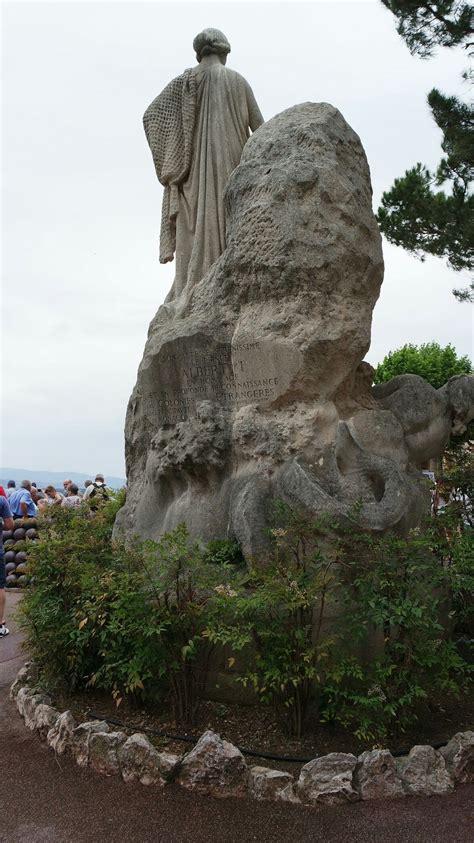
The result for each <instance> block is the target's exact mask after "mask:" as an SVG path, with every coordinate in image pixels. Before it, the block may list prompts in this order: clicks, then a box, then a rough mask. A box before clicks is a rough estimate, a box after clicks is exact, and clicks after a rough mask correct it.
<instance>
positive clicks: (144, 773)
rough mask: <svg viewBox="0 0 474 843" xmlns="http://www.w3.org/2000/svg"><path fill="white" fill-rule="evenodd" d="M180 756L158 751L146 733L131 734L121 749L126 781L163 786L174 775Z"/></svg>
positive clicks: (121, 765)
mask: <svg viewBox="0 0 474 843" xmlns="http://www.w3.org/2000/svg"><path fill="white" fill-rule="evenodd" d="M179 760H180V756H178V755H172V754H171V753H169V752H158V750H157V749H155V747H154V746H153V744H152V743H151V742H150V741H149V740H148V738H147V737H146V735H143V734H141V733H139V732H138V733H136V734H134V735H131V736H130V737H129V738H127V740H126V741H125V743H124V744H123V746H121V747H120V751H119V763H120V769H121V771H122V778H123V780H124V781H125V782H132V781H139V782H141V784H145V785H150V784H156V785H160V786H163V785H164V784H166V781H167V779H168V778H169V777H170V776H171V775H172V773H173V770H174V769H175V767H176V765H177V764H178V762H179Z"/></svg>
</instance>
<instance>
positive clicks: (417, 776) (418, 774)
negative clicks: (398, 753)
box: [397, 745, 453, 796]
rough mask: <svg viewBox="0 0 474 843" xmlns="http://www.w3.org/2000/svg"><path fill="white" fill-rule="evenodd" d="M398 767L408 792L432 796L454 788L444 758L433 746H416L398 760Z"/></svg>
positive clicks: (448, 791)
mask: <svg viewBox="0 0 474 843" xmlns="http://www.w3.org/2000/svg"><path fill="white" fill-rule="evenodd" d="M397 768H398V772H399V775H400V777H401V779H402V782H403V787H404V790H405V791H406V793H410V794H416V795H417V796H432V795H433V794H441V793H450V792H451V791H452V789H453V780H452V778H451V776H450V775H449V773H448V771H447V769H446V764H445V761H444V758H443V756H442V755H441V753H439V752H436V750H435V749H434V748H433V747H432V746H422V745H418V746H414V747H413V748H412V749H411V750H410V752H409V754H408V755H407V756H406V757H404V758H400V759H399V760H398V761H397Z"/></svg>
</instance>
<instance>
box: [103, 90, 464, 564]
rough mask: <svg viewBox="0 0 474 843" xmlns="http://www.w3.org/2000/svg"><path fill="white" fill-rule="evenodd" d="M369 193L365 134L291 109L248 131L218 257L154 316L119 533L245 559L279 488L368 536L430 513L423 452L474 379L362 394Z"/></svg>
mask: <svg viewBox="0 0 474 843" xmlns="http://www.w3.org/2000/svg"><path fill="white" fill-rule="evenodd" d="M371 200H372V190H371V184H370V174H369V168H368V164H367V160H366V156H365V154H364V150H363V148H362V145H361V142H360V140H359V138H358V136H357V135H356V134H355V132H354V131H353V130H352V129H351V128H350V126H348V124H347V123H346V121H345V120H344V118H343V117H342V115H341V114H340V112H339V111H338V110H337V109H336V108H334V107H333V106H331V105H328V104H327V103H305V104H302V105H297V106H295V107H293V108H289V109H288V110H286V111H284V112H283V113H281V114H279V115H277V116H276V117H274V118H273V119H271V120H269V121H268V122H267V123H265V124H263V125H262V126H260V128H258V130H257V131H256V132H255V133H254V134H253V135H252V136H251V137H250V139H249V140H248V142H247V143H246V145H245V147H244V150H243V154H242V158H241V161H240V164H239V165H238V166H237V168H236V169H235V170H234V172H233V173H232V175H231V177H230V179H229V182H228V185H227V189H226V193H225V207H226V226H227V228H226V248H225V251H224V252H223V254H222V255H221V256H220V258H219V259H218V260H217V261H216V262H215V263H214V264H213V266H212V267H211V269H210V271H209V272H208V273H207V274H206V275H205V277H204V278H202V280H200V281H199V282H198V283H197V284H195V285H193V286H192V287H189V288H187V289H184V291H183V293H182V294H181V295H180V296H178V297H175V298H173V300H172V301H169V302H168V303H167V304H165V305H163V306H162V307H160V309H159V310H158V313H157V314H156V316H155V318H154V319H153V321H152V322H151V325H150V329H149V334H148V340H147V343H146V347H145V352H144V355H143V360H142V362H141V365H140V368H139V372H138V379H137V384H136V386H135V389H134V390H133V394H132V396H131V398H130V402H129V407H128V412H127V422H126V460H127V477H128V495H127V502H126V505H125V507H124V508H123V509H122V510H121V511H120V513H119V515H118V518H117V524H116V532H117V534H119V533H121V534H125V535H128V536H131V535H134V534H136V535H138V536H140V537H142V538H151V539H157V538H158V537H159V536H160V534H162V533H163V532H164V531H167V530H170V529H172V528H174V527H175V526H176V525H177V524H178V523H179V522H181V521H185V522H186V523H187V524H188V527H189V529H190V531H191V533H192V534H193V535H195V536H197V537H202V538H203V539H205V540H208V539H211V538H225V537H235V538H236V539H237V540H239V541H240V542H241V544H242V547H243V550H244V553H246V554H257V553H258V551H259V548H261V547H262V546H263V545H264V543H265V538H266V528H267V527H268V524H269V509H270V505H271V503H272V501H273V500H274V499H275V498H281V499H284V500H286V501H287V502H289V503H290V504H291V505H294V506H295V507H298V508H300V509H302V510H306V511H308V512H310V513H318V512H329V513H333V514H334V515H335V516H339V517H342V518H351V519H353V520H354V521H356V522H357V523H358V524H359V525H361V526H362V527H363V528H368V529H372V530H377V531H380V530H385V529H388V528H393V527H394V528H398V529H401V530H404V529H408V528H409V527H410V526H412V525H414V524H416V523H417V522H418V520H419V518H420V515H421V513H422V512H423V511H426V509H427V508H429V492H428V489H427V487H426V481H425V480H424V479H423V477H422V476H421V473H420V471H419V464H420V459H422V460H426V459H429V458H430V457H432V456H435V455H437V454H439V453H440V450H442V448H443V446H444V444H445V441H446V440H447V438H448V436H449V432H450V429H451V426H452V423H453V418H454V417H455V418H456V420H457V421H456V424H457V429H459V426H460V425H462V424H465V423H466V421H467V420H468V417H469V415H470V416H471V417H472V409H473V400H472V399H473V389H472V379H468V378H460V379H452V380H454V381H456V383H454V384H453V386H452V388H451V387H450V388H449V389H447V388H444V392H443V391H442V390H434V389H433V388H432V387H430V386H429V385H428V384H426V383H425V382H424V381H422V380H421V379H417V378H415V381H421V384H420V383H418V384H416V383H415V384H414V382H413V380H411V379H412V378H413V377H414V376H406V378H408V380H406V378H405V380H403V379H402V381H401V382H400V381H399V382H398V383H397V384H395V386H394V387H392V388H390V386H389V385H384V387H377V388H375V389H372V369H371V367H370V366H369V364H367V363H364V362H363V359H364V356H365V354H366V352H367V350H368V348H369V344H370V330H371V320H372V311H373V308H374V305H375V302H376V301H377V298H378V296H379V292H380V286H381V283H382V278H383V259H382V248H381V238H380V234H379V230H378V227H377V223H376V220H375V218H374V215H373V212H372V202H371ZM397 380H398V379H397ZM450 383H451V382H450ZM420 389H421V391H422V392H423V391H424V392H423V395H422V396H421V398H420V400H418V404H417V406H415V404H416V402H415V403H414V401H413V395H417V394H418V393H419V392H420ZM430 400H431V404H429V401H430ZM455 400H457V402H458V404H457V405H456V406H457V407H458V409H457V410H453V406H454V404H453V402H454V403H455ZM427 402H428V404H429V409H427V406H428V405H427ZM431 409H433V413H434V416H435V417H436V418H434V416H433V413H431ZM417 413H418V415H417ZM356 504H357V505H356Z"/></svg>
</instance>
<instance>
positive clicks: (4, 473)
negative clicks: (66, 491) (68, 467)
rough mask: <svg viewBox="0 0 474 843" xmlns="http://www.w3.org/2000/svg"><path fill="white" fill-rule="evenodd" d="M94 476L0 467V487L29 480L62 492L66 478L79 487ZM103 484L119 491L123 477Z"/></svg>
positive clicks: (75, 472)
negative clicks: (53, 487)
mask: <svg viewBox="0 0 474 843" xmlns="http://www.w3.org/2000/svg"><path fill="white" fill-rule="evenodd" d="M94 477H95V474H81V473H80V472H78V471H33V470H32V469H30V468H4V467H0V485H1V486H3V487H4V488H5V489H6V488H7V482H8V480H14V481H15V483H16V484H17V486H18V484H19V483H21V481H22V480H31V481H32V482H34V483H36V484H37V486H38V487H39V488H40V489H44V488H45V486H55V488H56V489H59V491H60V492H62V488H63V480H65V479H66V478H67V479H68V480H72V482H73V483H77V485H78V486H79V487H82V486H84V482H85V480H93V479H94ZM105 482H106V484H107V486H110V488H111V489H121V488H122V486H125V483H126V481H125V478H124V477H108V476H106V478H105Z"/></svg>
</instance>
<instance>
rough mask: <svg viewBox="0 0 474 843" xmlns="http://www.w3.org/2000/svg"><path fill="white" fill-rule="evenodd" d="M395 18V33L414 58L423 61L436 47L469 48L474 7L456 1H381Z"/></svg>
mask: <svg viewBox="0 0 474 843" xmlns="http://www.w3.org/2000/svg"><path fill="white" fill-rule="evenodd" d="M382 3H383V4H384V6H386V8H387V9H389V10H390V11H391V12H392V13H393V14H394V15H395V16H396V18H397V19H398V25H397V32H398V34H399V35H401V36H402V38H403V39H404V40H405V41H406V44H407V46H408V49H409V50H410V52H411V53H412V54H413V55H418V56H421V57H422V58H426V57H428V56H431V55H432V54H433V52H434V50H435V48H436V47H437V46H441V47H456V46H468V44H469V40H470V38H471V37H472V33H473V27H472V16H473V8H472V6H471V4H470V3H465V2H459V0H435V2H433V3H419V2H417V0H382Z"/></svg>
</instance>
